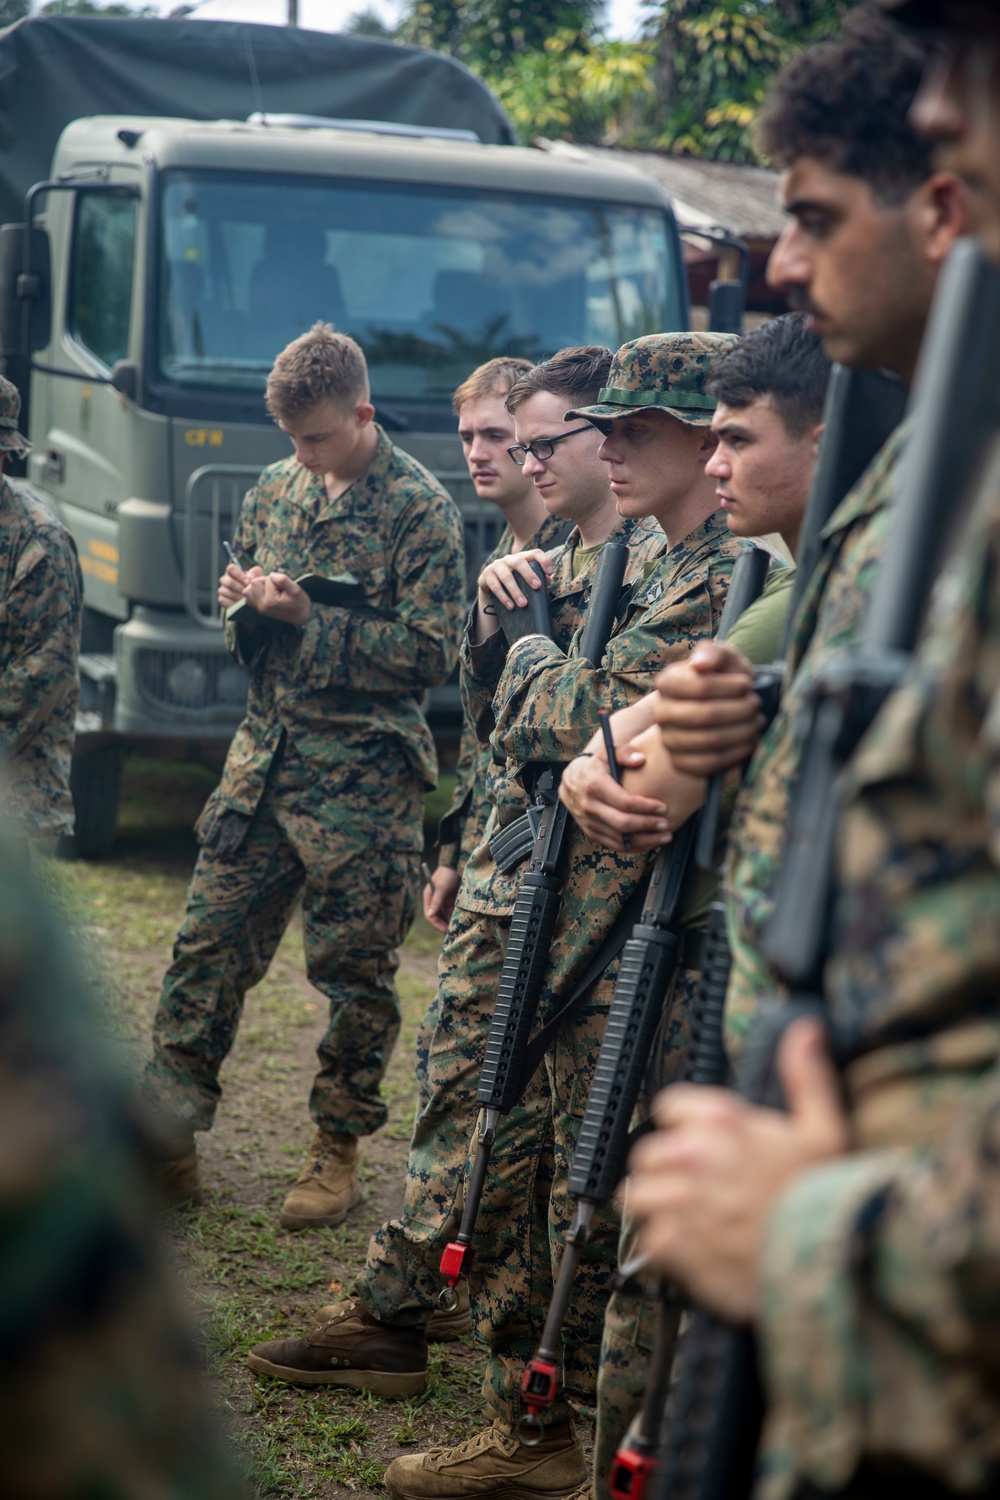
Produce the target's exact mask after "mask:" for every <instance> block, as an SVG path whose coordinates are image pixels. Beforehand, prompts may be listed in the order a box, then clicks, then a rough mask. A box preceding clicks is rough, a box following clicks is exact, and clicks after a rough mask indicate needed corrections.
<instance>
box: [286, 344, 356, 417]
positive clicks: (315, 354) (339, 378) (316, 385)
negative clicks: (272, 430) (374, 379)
mask: <svg viewBox="0 0 1000 1500" xmlns="http://www.w3.org/2000/svg"><path fill="white" fill-rule="evenodd" d="M367 399H368V366H367V364H366V363H365V356H364V354H363V352H362V349H361V345H360V344H358V343H356V342H355V341H354V339H352V338H351V336H350V334H349V333H336V332H335V331H334V329H333V328H332V326H331V325H330V324H329V323H314V324H313V326H312V327H311V328H310V330H309V332H308V333H303V334H302V335H301V336H300V337H299V338H297V339H293V340H292V342H291V343H290V344H289V345H288V347H287V349H282V351H281V353H280V354H279V355H278V357H277V359H276V360H275V361H274V368H273V369H272V371H271V373H270V375H269V376H268V377H267V390H266V392H265V400H266V401H267V409H268V411H269V412H270V413H271V416H272V417H273V418H274V420H275V421H276V422H287V421H295V420H296V419H297V418H299V417H301V416H304V415H305V413H306V412H307V411H310V410H311V409H312V408H313V407H314V406H319V405H320V403H321V402H323V401H334V402H336V403H337V404H338V405H350V404H353V403H354V402H356V401H367Z"/></svg>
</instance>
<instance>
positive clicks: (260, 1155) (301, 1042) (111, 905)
mask: <svg viewBox="0 0 1000 1500" xmlns="http://www.w3.org/2000/svg"><path fill="white" fill-rule="evenodd" d="M208 784H210V782H209V783H208ZM205 790H206V777H205V774H204V773H202V772H199V771H198V770H197V768H193V767H188V766H179V767H155V766H143V765H142V764H141V763H137V764H135V765H133V766H130V768H129V772H128V781H127V788H126V803H125V809H124V815H123V823H122V831H121V834H120V837H119V840H118V842H117V844H116V848H115V851H114V853H113V854H112V856H111V857H110V858H109V859H108V860H106V861H101V862H100V863H93V864H82V863H77V864H67V865H64V866H61V867H59V869H58V872H57V878H58V882H59V886H60V890H61V892H62V893H63V896H64V899H65V900H66V901H67V902H68V904H69V907H70V912H71V920H72V922H73V925H74V926H75V927H77V929H78V930H79V931H80V932H81V933H82V935H83V937H84V940H85V942H86V944H87V946H88V947H89V949H90V952H91V958H92V964H93V967H94V968H95V969H96V971H97V972H98V974H99V975H100V976H101V977H100V980H99V992H100V1001H101V1004H102V1007H103V1011H104V1014H105V1016H106V1018H107V1025H108V1029H109V1032H110V1034H111V1035H112V1036H113V1037H114V1039H115V1040H116V1042H117V1043H118V1044H119V1045H120V1047H121V1050H122V1055H123V1059H124V1061H125V1064H126V1066H127V1067H128V1068H129V1069H130V1070H132V1071H134V1072H137V1071H138V1068H139V1067H140V1066H141V1062H142V1060H143V1058H144V1056H145V1051H146V1047H147V1037H148V1033H149V1024H150V1020H151V1017H152V1013H153V1010H154V1008H155V1004H156V999H157V996H158V992H159V986H160V981H161V978H162V975H163V971H164V968H165V967H166V964H167V963H168V962H169V957H170V947H171V943H172V941H173V936H174V932H175V930H176V926H177V922H178V920H179V917H180V915H181V912H182V910H183V904H184V892H185V887H186V884H187V880H188V877H189V875H190V871H191V866H192V864H193V860H194V852H195V850H194V843H193V839H192V838H191V836H190V833H189V832H188V830H189V829H190V826H191V823H192V822H193V820H194V817H195V815H196V814H197V811H198V808H199V807H200V805H201V802H202V801H203V799H204V795H205ZM438 943H439V939H438V937H437V934H435V933H433V932H432V931H431V930H430V929H429V928H427V927H426V926H425V925H424V924H421V925H420V927H418V928H416V929H415V930H414V932H413V933H412V934H411V937H410V940H409V941H408V943H407V946H406V948H405V949H404V950H403V954H402V961H401V966H400V973H399V990H400V998H401V1001H402V1007H403V1029H402V1033H401V1036H400V1041H399V1044H398V1046H397V1048H396V1051H395V1054H394V1057H393V1060H392V1063H391V1065H390V1069H389V1073H388V1076H387V1079H386V1082H385V1085H384V1094H385V1097H386V1101H387V1103H388V1106H389V1123H388V1124H387V1125H386V1126H385V1128H384V1129H383V1130H381V1131H379V1132H378V1134H377V1135H375V1136H373V1137H371V1138H370V1139H369V1140H368V1141H366V1142H365V1143H364V1144H363V1150H362V1154H363V1167H362V1172H361V1176H362V1186H363V1192H364V1200H363V1202H362V1203H361V1204H360V1205H359V1207H358V1208H357V1209H355V1210H354V1211H353V1212H352V1213H351V1214H350V1216H349V1217H348V1219H347V1221H346V1223H345V1224H343V1225H342V1226H341V1227H340V1228H339V1229H336V1230H318V1231H308V1232H303V1233H300V1234H289V1233H287V1232H286V1231H284V1230H282V1229H280V1228H279V1227H278V1222H277V1213H278V1209H279V1207H280V1204H281V1200H282V1198H283V1197H284V1194H285V1192H286V1190H287V1186H288V1184H289V1183H290V1182H291V1181H292V1180H293V1179H294V1177H295V1175H296V1172H297V1169H298V1164H299V1162H300V1160H301V1157H302V1155H303V1153H304V1151H305V1148H306V1146H307V1144H308V1142H309V1139H310V1137H311V1134H312V1125H311V1123H310V1120H309V1116H308V1110H307V1107H306V1101H307V1098H308V1093H309V1086H310V1083H311V1080H312V1077H313V1073H314V1071H315V1052H314V1048H315V1045H316V1042H317V1040H318V1038H319V1036H320V1035H321V1032H322V1029H323V1006H324V1004H325V1002H324V1001H323V998H322V996H320V995H318V994H317V992H316V991H314V990H313V989H312V987H311V986H310V985H309V984H308V982H307V981H306V979H305V978H304V975H303V961H302V944H301V934H300V932H299V929H298V924H297V923H295V924H293V927H292V929H291V930H290V932H289V934H288V936H287V937H286V939H285V941H284V943H283V944H282V946H281V949H280V950H279V953H278V956H277V958H276V960H275V963H274V965H273V966H272V970H271V973H270V974H269V975H268V977H267V979H266V980H265V982H264V983H263V984H262V985H261V986H260V987H259V988H258V989H257V990H255V991H254V992H253V994H252V996H251V997H250V999H249V1001H248V1005H247V1013H246V1015H245V1016H244V1020H243V1024H242V1026H241V1028H240V1033H239V1037H238V1040H237V1044H236V1046H235V1048H234V1050H233V1053H232V1055H231V1057H230V1058H229V1060H228V1061H227V1064H226V1067H225V1069H224V1072H223V1087H224V1095H223V1102H222V1105H221V1107H220V1110H219V1115H218V1119H217V1122H216V1125H215V1128H214V1129H213V1130H212V1131H211V1132H210V1133H209V1134H208V1135H207V1136H206V1137H201V1138H200V1150H201V1156H202V1164H203V1166H202V1171H203V1178H204V1181H205V1183H206V1186H207V1188H208V1203H207V1205H206V1207H205V1208H204V1209H202V1210H201V1211H199V1212H191V1213H178V1214H176V1215H174V1216H172V1220H171V1223H170V1226H169V1232H170V1234H171V1237H172V1239H173V1241H174V1244H175V1248H176V1252H177V1259H178V1262H179V1266H180V1271H181V1275H182V1277H183V1279H184V1281H185V1283H186V1284H187V1286H188V1288H189V1290H190V1293H191V1297H192V1303H193V1307H194V1312H195V1318H196V1321H197V1323H198V1325H199V1328H200V1331H201V1336H202V1341H203V1344H204V1347H205V1350H206V1359H207V1363H208V1366H209V1370H210V1372H211V1380H212V1384H213V1386H214V1389H215V1391H216V1394H217V1397H218V1399H219V1402H220V1404H221V1406H222V1410H223V1416H224V1420H225V1422H226V1425H227V1426H228V1427H229V1429H230V1431H231V1432H232V1434H233V1436H234V1439H235V1441H236V1443H237V1445H238V1447H239V1449H240V1450H241V1452H242V1453H243V1454H245V1455H246V1458H247V1462H248V1466H249V1468H250V1471H251V1474H252V1478H253V1483H254V1485H255V1487H256V1489H257V1491H258V1493H260V1494H276V1495H282V1496H334V1495H342V1494H344V1493H345V1492H346V1491H350V1490H358V1489H362V1490H363V1489H377V1490H381V1478H382V1473H383V1470H384V1468H385V1465H386V1464H387V1463H388V1462H389V1461H390V1459H391V1458H393V1457H394V1456H395V1454H396V1453H398V1452H400V1451H403V1450H405V1449H407V1448H409V1449H411V1450H412V1449H413V1448H414V1447H416V1448H417V1449H418V1450H419V1449H421V1448H423V1447H426V1446H428V1445H429V1444H431V1443H441V1442H453V1441H457V1440H458V1439H460V1438H461V1437H464V1436H466V1435H468V1434H469V1433H471V1432H474V1431H476V1430H478V1429H479V1428H480V1427H481V1426H482V1425H483V1421H482V1416H481V1406H480V1401H479V1386H480V1382H481V1378H482V1359H481V1357H480V1356H479V1355H478V1354H477V1353H476V1352H475V1351H474V1350H473V1349H472V1348H471V1346H466V1345H465V1344H452V1345H445V1346H437V1347H436V1348H433V1349H432V1359H431V1367H432V1379H431V1382H430V1387H429V1389H428V1392H427V1393H426V1394H425V1396H423V1397H421V1398H419V1399H418V1400H415V1401H410V1402H390V1401H383V1400H379V1399H378V1398H376V1397H372V1396H369V1395H367V1394H364V1393H357V1394H355V1393H350V1392H346V1391H336V1390H329V1389H328V1390H323V1389H321V1390H317V1391H304V1390H303V1391H298V1390H294V1389H292V1388H289V1387H284V1386H281V1385H278V1384H276V1383H274V1382H270V1381H267V1380H265V1379H261V1378H259V1377H257V1376H254V1375H252V1374H251V1373H250V1371H249V1370H248V1369H247V1368H246V1365H245V1363H244V1360H243V1356H244V1354H245V1352H246V1350H247V1349H248V1348H249V1347H250V1346H251V1345H252V1344H254V1343H257V1342H259V1341H260V1340H261V1339H264V1338H268V1337H277V1336H281V1335H284V1334H295V1333H298V1332H300V1331H304V1330H305V1328H306V1327H307V1325H308V1323H309V1321H310V1319H311V1317H312V1314H313V1313H314V1312H315V1310H316V1308H318V1307H320V1306H322V1305H323V1304H324V1303H326V1302H331V1301H334V1300H335V1299H336V1297H337V1296H338V1294H339V1293H340V1291H341V1289H342V1288H343V1287H345V1286H349V1284H350V1282H351V1280H352V1279H353V1276H354V1275H355V1274H356V1272H357V1271H358V1269H359V1268H360V1267H361V1265H362V1264H363V1262H364V1254H365V1248H366V1245H367V1240H368V1235H369V1233H370V1231H371V1230H372V1229H373V1228H374V1227H375V1226H376V1225H377V1224H378V1223H380V1222H381V1221H382V1220H383V1219H384V1218H386V1217H388V1216H389V1215H391V1214H393V1213H395V1212H397V1211H398V1209H399V1206H400V1203H401V1200H402V1182H403V1172H404V1168H405V1161H406V1147H407V1142H408V1139H409V1133H410V1125H411V1121H412V1115H413V1106H414V1098H415V1084H414V1079H413V1045H414V1038H415V1034H416V1028H417V1024H418V1021H419V1019H420V1016H421V1015H422V1014H423V1011H424V1009H425V1008H426V1006H427V1004H428V1002H429V1001H430V999H431V997H432V995H433V993H434V982H435V972H436V953H437V947H438Z"/></svg>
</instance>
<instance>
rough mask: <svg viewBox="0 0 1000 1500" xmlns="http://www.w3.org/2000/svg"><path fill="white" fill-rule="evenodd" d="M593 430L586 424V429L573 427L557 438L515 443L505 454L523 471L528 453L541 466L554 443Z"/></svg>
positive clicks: (550, 453)
mask: <svg viewBox="0 0 1000 1500" xmlns="http://www.w3.org/2000/svg"><path fill="white" fill-rule="evenodd" d="M593 430H594V429H593V427H592V426H591V425H590V423H589V422H588V423H587V425H586V427H573V428H571V429H570V431H569V432H561V433H560V434H559V436H558V437H554V438H536V439H535V441H534V442H533V443H515V444H514V446H513V448H508V449H507V452H508V453H509V454H510V456H511V460H512V462H513V463H516V464H517V467H518V468H519V469H523V468H524V466H525V464H526V463H527V462H528V454H529V453H530V454H531V456H532V458H534V459H537V461H538V462H539V463H540V464H543V463H545V462H546V461H547V460H548V459H550V458H551V457H552V455H553V453H554V452H555V446H556V443H564V442H565V441H566V439H567V438H568V437H576V435H577V433H578V432H593Z"/></svg>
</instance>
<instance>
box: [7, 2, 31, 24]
mask: <svg viewBox="0 0 1000 1500" xmlns="http://www.w3.org/2000/svg"><path fill="white" fill-rule="evenodd" d="M30 9H31V0H0V27H3V26H13V24H14V22H15V21H21V20H23V19H24V17H25V16H26V15H27V14H28V12H29V11H30Z"/></svg>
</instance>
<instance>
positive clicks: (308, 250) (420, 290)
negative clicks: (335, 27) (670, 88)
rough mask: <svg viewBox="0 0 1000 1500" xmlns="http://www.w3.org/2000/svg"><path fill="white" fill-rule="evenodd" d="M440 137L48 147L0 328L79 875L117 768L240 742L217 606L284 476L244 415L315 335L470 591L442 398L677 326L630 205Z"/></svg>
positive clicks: (573, 174)
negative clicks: (59, 587) (365, 381)
mask: <svg viewBox="0 0 1000 1500" xmlns="http://www.w3.org/2000/svg"><path fill="white" fill-rule="evenodd" d="M461 137H462V132H458V131H434V130H432V129H428V130H426V131H422V130H419V129H416V128H415V127H405V128H404V129H403V130H400V129H399V128H398V127H393V126H391V125H387V126H381V125H378V124H377V123H373V122H346V123H345V122H341V121H336V120H325V119H312V118H310V119H298V118H295V117H273V116H266V115H261V116H257V117H255V118H251V119H250V120H247V121H234V120H219V121H193V120H186V119H167V118H148V117H142V116H135V117H132V116H96V117H90V118H86V119H81V120H76V121H74V122H73V123H71V124H70V125H69V126H68V127H67V128H66V129H65V130H64V131H63V133H62V135H61V137H60V138H59V142H58V145H57V147H56V152H55V157H54V160H53V163H52V171H51V180H50V183H49V184H47V185H44V184H43V185H41V186H40V187H38V188H35V189H33V190H32V193H31V194H29V204H30V211H29V217H30V229H31V233H30V234H27V235H26V234H25V233H24V230H23V229H22V230H21V231H20V233H21V239H20V241H19V242H18V244H19V245H20V249H17V246H16V245H15V243H14V240H13V239H12V240H11V241H10V242H9V244H8V246H7V252H6V253H5V254H4V253H0V282H2V283H3V285H2V286H0V298H2V299H3V302H4V311H3V312H2V313H0V319H2V321H3V325H4V328H5V330H6V332H5V336H4V346H5V348H4V353H5V356H6V363H7V369H8V373H9V374H10V376H11V378H13V379H15V380H16V381H17V383H18V384H19V386H20V388H21V391H22V397H23V398H24V399H25V409H26V413H27V431H28V436H29V437H30V439H31V441H32V443H33V444H34V451H33V453H32V455H31V457H30V459H29V463H28V471H27V479H28V482H29V483H30V485H31V487H32V488H33V489H34V490H35V491H36V492H37V493H38V494H39V495H40V496H41V498H43V499H44V500H46V501H47V502H48V503H49V504H50V505H51V506H52V508H53V509H54V510H55V511H56V512H57V513H58V514H59V515H60V517H61V518H62V519H63V521H64V522H65V523H66V525H67V526H68V527H69V528H70V530H71V531H72V533H73V536H74V538H75V540H76V544H77V548H78V551H79V555H80V563H81V567H82V569H83V576H84V592H85V606H86V608H85V624H84V641H83V654H82V660H81V712H80V721H79V731H80V732H79V738H78V745H77V754H76V758H75V765H74V794H75V800H76V805H77V816H78V834H77V841H78V846H79V848H80V851H81V852H83V853H100V852H103V851H104V850H106V849H107V848H108V847H109V846H110V842H111V839H112V837H113V834H114V826H115V818H116V814H117V787H118V776H119V773H120V767H121V761H122V757H123V755H124V753H125V752H126V750H127V749H128V748H129V747H143V748H149V747H150V746H152V745H158V746H160V747H163V746H164V745H169V746H172V747H173V750H174V752H175V753H181V754H197V755H200V756H205V755H214V756H216V757H221V755H222V754H223V753H224V750H225V747H226V745H227V744H228V741H229V739H230V737H231V735H232V733H233V730H234V729H235V727H236V725H237V723H238V722H239V720H240V718H241V716H242V713H243V706H244V700H245V691H246V684H245V680H244V677H243V673H242V669H241V668H239V667H238V666H237V665H236V664H235V663H234V662H233V661H232V660H231V659H230V658H229V656H228V655H227V653H226V651H225V647H224V643H223V638H222V632H221V628H220V620H219V615H218V610H217V607H216V603H215V586H216V580H217V578H218V576H219V574H220V573H221V572H222V570H223V568H224V566H225V561H226V558H225V553H224V550H223V546H222V544H223V541H224V540H227V539H229V538H230V537H231V536H232V534H233V531H234V528H235V522H236V515H237V511H238V508H239V504H240V501H241V499H242V496H243V495H244V493H245V492H246V490H247V489H248V488H249V487H250V485H251V484H252V483H253V481H254V479H255V477H256V475H257V474H258V473H259V471H260V469H261V468H262V467H263V466H264V465H265V464H268V463H271V462H273V461H274V460H276V459H278V458H282V457H284V456H286V454H287V453H288V451H289V450H288V441H287V439H286V438H285V437H283V435H282V434H281V432H280V431H278V429H277V428H276V427H275V426H274V424H273V423H272V421H271V420H270V418H269V416H268V414H267V411H266V409H265V406H264V399H263V392H264V384H265V380H266V377H267V374H268V371H269V369H270V367H271V364H272V362H273V360H274V358H275V355H276V354H277V353H278V352H279V351H280V350H281V349H282V348H283V347H284V346H285V345H286V344H287V343H288V342H289V341H290V340H291V339H293V338H294V337H296V336H297V335H298V334H300V333H302V332H304V331H305V330H306V329H307V328H309V327H310V326H311V325H312V324H313V323H315V322H316V321H317V320H324V321H327V322H330V323H332V324H333V325H334V326H335V327H336V328H338V329H341V330H343V331H345V332H348V333H351V334H352V335H353V336H354V337H355V338H356V339H357V340H358V342H359V343H360V344H361V346H362V348H363V349H364V351H365V354H366V356H367V359H368V364H369V368H370V373H371V383H372V399H373V401H374V403H375V406H376V413H377V420H378V421H379V422H381V424H382V425H383V427H384V428H385V429H386V431H387V432H388V434H389V436H390V437H391V439H392V440H393V442H395V443H397V444H398V445H399V446H400V447H402V448H405V449H406V450H407V451H408V452H410V453H411V454H412V455H413V456H414V457H415V458H417V459H419V460H420V461H421V462H422V463H423V464H425V465H426V466H427V467H428V468H429V469H430V470H431V471H432V472H433V473H434V474H436V475H437V477H438V478H439V479H440V480H441V482H442V483H443V484H444V485H445V487H446V488H447V489H448V490H449V491H450V492H451V494H452V496H453V497H454V499H455V501H456V503H457V505H458V506H459V508H460V510H461V512H462V515H463V519H464V523H465V528H466V536H467V553H468V559H467V560H468V567H469V574H470V580H472V581H474V578H475V574H476V571H477V569H478V564H479V560H480V558H481V557H482V555H483V554H484V552H485V551H487V550H488V549H489V548H490V547H491V546H492V545H493V541H494V540H495V537H496V535H497V532H498V529H499V528H498V522H497V518H496V516H495V514H494V513H492V511H491V508H490V507H489V506H487V505H484V504H483V503H482V502H480V501H479V500H478V499H477V498H476V496H475V493H474V491H473V489H472V486H471V483H470V481H469V479H468V475H467V472H466V469H465V465H464V462H463V459H462V454H461V449H460V446H459V443H458V440H457V437H456V434H455V421H454V416H453V414H452V411H451V393H452V391H453V390H454V388H455V387H456V386H457V385H458V384H459V383H460V382H461V381H462V380H463V379H464V378H465V377H466V375H468V373H469V371H470V370H471V369H472V368H473V367H474V366H475V365H477V364H480V363H481V362H483V361H484V360H486V359H489V358H491V357H493V356H495V355H501V354H509V355H523V356H526V357H527V358H529V359H533V360H537V359H542V358H545V357H546V356H548V355H550V354H552V353H554V352H555V351H556V350H557V349H559V348H562V347H565V346H567V345H571V344H589V343H602V344H607V345H609V346H610V347H612V348H615V347H617V346H618V345H620V344H621V343H623V342H625V341H626V340H628V339H631V338H634V337H636V336H638V335H640V334H643V333H647V332H653V331H659V330H664V329H672V328H683V327H686V326H687V305H686V294H685V283H684V275H683V265H682V260H681V253H680V246H679V240H678V235H677V228H676V225H675V223H674V219H673V215H672V211H671V208H670V204H669V201H668V200H667V199H666V197H665V196H664V194H663V193H662V190H661V189H660V188H659V187H658V186H657V185H656V184H655V183H654V182H653V181H652V180H651V179H649V178H646V177H643V176H642V175H640V174H639V173H634V172H631V171H628V170H623V169H621V168H620V167H616V168H614V169H613V170H612V169H605V168H603V167H595V166H592V165H589V164H587V165H584V164H577V163H568V162H565V161H561V160H558V159H550V158H548V157H546V155H545V154H543V153H541V152H537V151H532V150H530V149H522V148H518V147H513V146H491V145H482V144H480V143H479V142H478V141H476V140H475V139H474V138H468V139H463V138H461ZM25 227H27V226H25ZM6 233H7V231H6V230H5V231H4V234H6ZM26 247H27V251H28V261H27V266H26V265H25V259H24V252H25V248H26ZM2 249H3V247H2V246H0V251H2ZM4 268H6V271H5V270H4ZM26 271H27V274H25V272H26ZM10 330H14V332H13V333H12V332H11V331H10ZM17 330H20V335H18V333H17ZM453 698H454V692H453V691H452V695H451V698H449V694H448V691H447V690H444V691H443V692H439V693H438V694H436V695H434V700H435V701H432V702H431V704H430V705H429V707H430V709H431V711H432V712H435V711H436V712H439V713H447V712H448V711H449V708H453V707H454V703H453V701H452V700H453Z"/></svg>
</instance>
